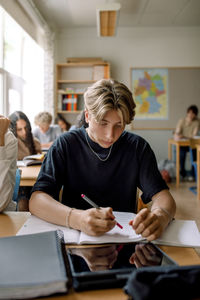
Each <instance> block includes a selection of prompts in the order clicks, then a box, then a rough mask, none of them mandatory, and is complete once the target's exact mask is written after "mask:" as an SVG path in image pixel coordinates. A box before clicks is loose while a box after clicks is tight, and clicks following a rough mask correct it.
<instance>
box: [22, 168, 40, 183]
mask: <svg viewBox="0 0 200 300" xmlns="http://www.w3.org/2000/svg"><path fill="white" fill-rule="evenodd" d="M40 168H41V166H40V165H37V166H28V167H20V170H22V174H21V180H20V186H33V185H34V184H35V182H36V180H37V177H38V174H39V172H40Z"/></svg>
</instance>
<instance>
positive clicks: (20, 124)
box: [9, 111, 41, 211]
mask: <svg viewBox="0 0 200 300" xmlns="http://www.w3.org/2000/svg"><path fill="white" fill-rule="evenodd" d="M9 119H10V129H11V131H12V132H13V133H14V135H15V136H16V138H17V140H18V157H17V159H18V160H22V159H23V158H24V157H25V156H28V155H32V154H37V153H41V145H40V142H39V141H38V140H37V139H36V138H34V137H33V135H32V131H31V124H30V121H29V119H28V117H27V116H26V115H25V114H24V113H23V112H21V111H15V112H14V113H12V114H11V115H10V116H9ZM30 191H31V187H20V188H19V201H18V209H19V210H21V211H27V210H28V201H29V198H30Z"/></svg>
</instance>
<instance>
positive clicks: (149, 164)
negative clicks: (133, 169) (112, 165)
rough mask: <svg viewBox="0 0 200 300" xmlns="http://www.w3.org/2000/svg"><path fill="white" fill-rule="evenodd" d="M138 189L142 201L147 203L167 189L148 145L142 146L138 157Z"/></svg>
mask: <svg viewBox="0 0 200 300" xmlns="http://www.w3.org/2000/svg"><path fill="white" fill-rule="evenodd" d="M139 188H140V189H141V191H142V192H143V194H142V200H143V202H144V203H148V202H149V201H151V200H152V197H153V196H154V195H155V194H157V193H159V192H160V191H162V190H164V189H168V186H167V185H166V183H165V181H164V180H163V178H162V176H161V174H160V171H159V170H158V166H157V161H156V157H155V154H154V152H153V151H152V149H151V147H150V146H149V144H148V143H146V144H145V145H144V148H143V151H142V155H141V157H140V171H139Z"/></svg>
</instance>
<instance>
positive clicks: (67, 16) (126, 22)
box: [32, 0, 200, 30]
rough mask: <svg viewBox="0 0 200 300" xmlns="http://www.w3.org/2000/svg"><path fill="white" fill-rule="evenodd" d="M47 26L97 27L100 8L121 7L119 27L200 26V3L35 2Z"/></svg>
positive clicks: (162, 0) (161, 0)
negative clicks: (114, 4) (98, 7)
mask: <svg viewBox="0 0 200 300" xmlns="http://www.w3.org/2000/svg"><path fill="white" fill-rule="evenodd" d="M32 2H33V3H34V4H35V6H36V7H37V9H38V10H39V12H40V13H41V15H42V16H43V17H44V19H45V20H46V21H47V23H48V24H49V25H50V26H51V27H52V28H53V29H54V30H59V29H61V28H62V29H63V28H69V27H95V26H96V6H97V5H99V4H104V3H112V2H117V3H120V4H121V10H120V15H119V21H118V27H145V26H151V27H154V26H156V27H157V26H168V27H171V26H200V0H116V1H113V0H110V1H109V0H107V1H106V0H32Z"/></svg>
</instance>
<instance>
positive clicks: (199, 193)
mask: <svg viewBox="0 0 200 300" xmlns="http://www.w3.org/2000/svg"><path fill="white" fill-rule="evenodd" d="M196 147H197V199H198V200H200V145H198V146H196Z"/></svg>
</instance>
